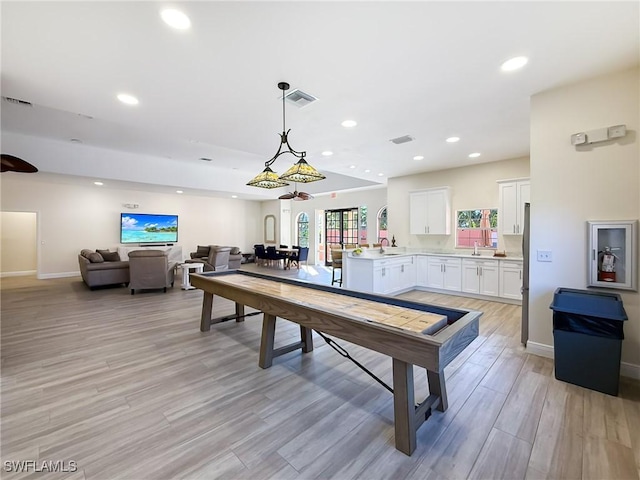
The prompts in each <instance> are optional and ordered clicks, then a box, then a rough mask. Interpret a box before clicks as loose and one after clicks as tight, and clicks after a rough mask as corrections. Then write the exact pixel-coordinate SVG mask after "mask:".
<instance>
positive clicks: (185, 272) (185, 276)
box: [180, 262, 204, 290]
mask: <svg viewBox="0 0 640 480" xmlns="http://www.w3.org/2000/svg"><path fill="white" fill-rule="evenodd" d="M180 267H181V268H182V290H195V288H196V287H193V286H191V283H189V270H193V273H202V272H203V271H204V263H197V262H193V263H181V264H180Z"/></svg>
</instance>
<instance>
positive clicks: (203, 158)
mask: <svg viewBox="0 0 640 480" xmlns="http://www.w3.org/2000/svg"><path fill="white" fill-rule="evenodd" d="M198 160H202V161H203V162H212V161H213V159H211V158H207V157H200V158H199V159H198Z"/></svg>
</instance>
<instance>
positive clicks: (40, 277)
mask: <svg viewBox="0 0 640 480" xmlns="http://www.w3.org/2000/svg"><path fill="white" fill-rule="evenodd" d="M79 276H80V272H59V273H41V274H38V280H48V279H50V278H66V277H79Z"/></svg>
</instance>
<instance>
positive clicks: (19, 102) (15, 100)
mask: <svg viewBox="0 0 640 480" xmlns="http://www.w3.org/2000/svg"><path fill="white" fill-rule="evenodd" d="M2 99H3V100H4V101H5V102H9V103H13V104H15V105H22V106H25V107H33V104H32V103H31V102H27V101H26V100H20V99H19V98H12V97H2Z"/></svg>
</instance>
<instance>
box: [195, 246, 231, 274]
mask: <svg viewBox="0 0 640 480" xmlns="http://www.w3.org/2000/svg"><path fill="white" fill-rule="evenodd" d="M230 253H231V247H222V246H220V245H209V255H208V256H207V257H205V258H197V257H193V256H192V258H191V259H190V260H186V263H204V271H205V272H211V271H219V270H229V255H230Z"/></svg>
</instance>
